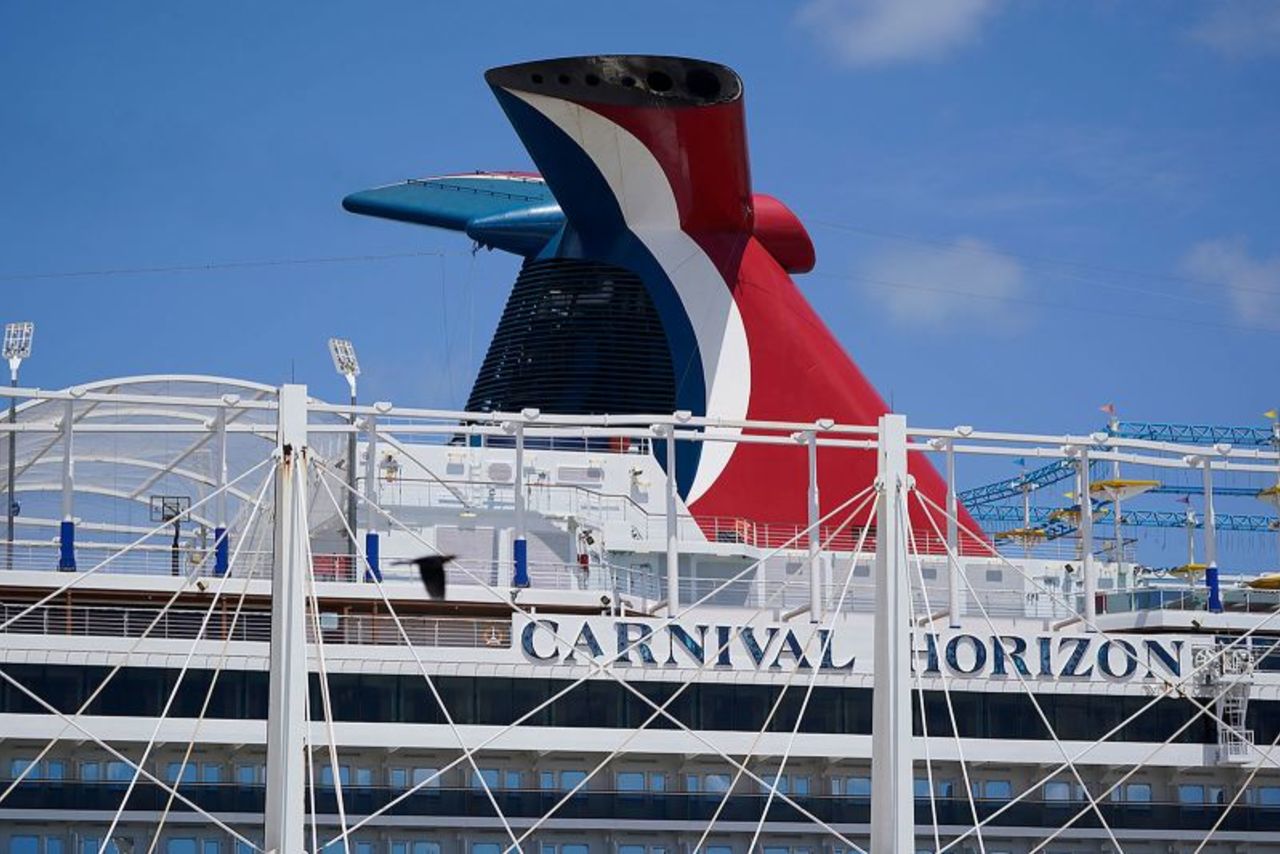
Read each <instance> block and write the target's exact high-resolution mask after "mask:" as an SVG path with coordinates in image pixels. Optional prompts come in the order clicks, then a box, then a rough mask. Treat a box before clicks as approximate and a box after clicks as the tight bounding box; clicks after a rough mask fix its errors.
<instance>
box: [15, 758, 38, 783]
mask: <svg viewBox="0 0 1280 854" xmlns="http://www.w3.org/2000/svg"><path fill="white" fill-rule="evenodd" d="M32 766H35V760H34V759H12V760H10V761H9V779H11V780H16V779H18V778H19V777H21V776H22V774H23V772H24V771H26V770H27V769H28V768H31V773H30V774H28V775H27V779H28V780H39V779H40V768H39V766H36V767H32Z"/></svg>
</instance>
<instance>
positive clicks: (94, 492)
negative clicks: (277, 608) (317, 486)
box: [0, 374, 345, 568]
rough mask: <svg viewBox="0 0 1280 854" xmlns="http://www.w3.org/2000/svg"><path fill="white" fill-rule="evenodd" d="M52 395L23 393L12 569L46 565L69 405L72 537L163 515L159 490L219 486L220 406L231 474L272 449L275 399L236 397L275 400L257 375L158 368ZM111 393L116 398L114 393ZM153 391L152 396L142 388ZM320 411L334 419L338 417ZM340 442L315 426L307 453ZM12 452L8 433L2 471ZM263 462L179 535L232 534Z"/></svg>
mask: <svg viewBox="0 0 1280 854" xmlns="http://www.w3.org/2000/svg"><path fill="white" fill-rule="evenodd" d="M66 392H70V393H71V397H69V398H68V397H67V394H66ZM82 393H83V394H82ZM55 394H57V395H60V397H58V398H55V399H32V400H27V401H25V402H23V403H21V404H20V405H19V406H18V408H17V421H18V422H19V424H27V425H32V427H34V428H36V429H32V430H29V431H23V432H19V433H18V434H17V440H16V451H15V454H14V460H15V475H16V484H15V490H14V493H15V501H16V507H17V518H16V519H15V530H14V540H15V544H16V545H15V560H14V565H15V567H17V568H23V567H24V566H26V567H28V568H43V567H44V564H45V563H47V560H45V555H46V554H47V550H48V548H49V547H51V546H52V544H53V543H54V542H55V541H56V539H57V535H58V527H59V524H60V522H61V521H62V519H63V484H64V458H65V456H66V454H65V445H66V441H65V437H64V434H63V432H62V427H63V425H64V423H65V418H66V417H67V415H68V413H70V417H71V419H72V424H73V427H72V451H71V461H72V466H71V475H72V477H71V483H72V490H71V503H72V509H71V516H72V518H73V519H74V520H75V521H76V523H77V531H78V535H77V544H78V545H79V546H82V547H84V548H88V549H92V548H93V547H94V546H95V545H96V546H102V547H104V548H110V547H114V546H118V545H119V544H120V543H122V542H127V541H131V540H134V539H136V538H137V537H139V536H140V535H142V534H145V533H147V532H148V531H151V530H152V529H154V528H156V527H157V526H158V525H160V524H162V522H163V516H162V515H160V516H157V514H156V513H153V503H154V504H156V505H157V509H158V505H159V503H160V501H161V499H165V498H167V499H171V500H170V504H171V505H172V504H174V503H177V504H178V505H179V506H181V503H182V502H183V501H188V502H190V504H192V505H195V504H197V503H198V502H200V501H201V500H202V499H204V498H206V497H208V496H209V495H210V494H211V493H213V492H214V491H215V489H216V487H217V484H218V482H219V469H220V467H221V452H220V451H221V442H220V440H219V436H218V430H217V420H218V414H219V412H220V411H226V413H227V414H226V422H227V424H228V426H229V428H230V429H228V431H227V437H226V480H227V481H233V480H234V479H235V478H237V477H238V476H240V475H242V474H244V473H245V472H247V471H249V470H250V469H252V468H253V467H254V466H256V465H257V464H259V463H261V462H262V461H263V460H264V459H266V458H267V457H268V456H269V455H270V454H271V453H272V452H273V451H274V449H275V444H276V436H275V432H276V430H275V424H276V412H275V410H274V408H273V407H263V408H243V407H239V406H235V404H238V403H240V402H246V403H247V402H262V403H267V404H272V403H274V402H275V400H276V395H277V390H276V388H275V387H273V386H269V385H264V384H262V383H256V382H251V381H248V380H239V379H232V378H227V377H215V376H200V375H181V374H171V375H170V374H165V375H147V376H133V377H118V378H114V379H105V380H100V381H97V382H91V383H86V384H83V385H78V386H74V387H72V388H71V389H67V390H64V392H60V393H55ZM104 396H106V398H104ZM115 396H119V399H118V400H116V399H110V398H111V397H115ZM149 396H154V397H155V398H156V400H155V401H154V402H151V401H147V400H145V399H143V398H145V397H149ZM172 398H183V399H184V400H183V401H181V402H174V401H173V400H172ZM203 401H208V403H207V404H205V403H203ZM229 404H230V406H228V405H229ZM314 417H315V416H314V415H313V418H314ZM324 417H326V418H327V419H328V420H332V421H334V422H335V423H337V422H341V421H342V420H343V419H342V418H341V417H340V416H334V415H330V416H324ZM246 427H247V428H253V429H251V430H245V428H246ZM317 442H318V443H319V446H318V447H317ZM342 442H343V438H342V437H341V436H340V435H336V434H316V435H315V436H314V437H313V440H312V447H313V452H318V453H319V454H320V456H321V457H322V458H326V459H329V460H331V461H333V462H334V463H335V464H336V463H338V462H339V461H342V460H343V456H344V455H343V452H342ZM8 455H9V444H8V442H7V441H0V471H7V467H8V463H9V460H8ZM343 465H345V462H344V463H343ZM268 472H269V469H268V468H266V467H264V468H263V469H262V471H261V473H254V474H253V475H251V476H249V477H247V478H245V479H243V480H242V481H240V482H239V483H236V484H235V485H233V486H231V487H230V488H229V489H228V490H227V491H226V501H225V505H224V504H223V503H222V502H220V501H218V500H217V499H215V500H213V501H209V502H208V503H207V504H204V505H201V506H199V507H196V508H195V509H194V510H193V511H192V512H191V513H190V515H189V517H187V518H185V519H184V520H183V522H182V525H181V528H180V530H179V535H180V537H181V542H182V545H183V546H184V547H188V548H197V549H198V548H202V547H204V546H205V545H206V544H208V543H210V542H211V541H212V532H213V529H214V528H215V527H216V526H218V525H219V524H225V525H226V526H227V527H228V528H229V529H230V530H231V531H232V532H233V535H234V534H235V533H236V532H237V531H238V530H239V529H240V528H241V527H242V526H243V525H244V523H245V521H246V520H247V516H248V509H249V507H250V506H251V505H252V503H253V500H254V498H255V497H256V495H257V493H258V492H259V491H260V490H261V489H262V488H263V481H264V478H265V477H266V476H267V474H268ZM267 490H268V491H267V493H265V496H266V497H265V498H264V504H265V507H264V510H266V511H267V512H269V511H270V509H271V506H270V503H269V502H270V498H271V494H270V486H269V485H268V486H267ZM173 499H177V501H176V502H175V501H173ZM171 538H172V529H171V528H168V527H166V528H165V530H164V531H163V533H161V534H158V535H157V537H156V541H155V543H154V547H155V548H157V549H160V548H164V547H166V544H167V543H168V542H169V541H170V540H171Z"/></svg>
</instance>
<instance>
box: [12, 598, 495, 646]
mask: <svg viewBox="0 0 1280 854" xmlns="http://www.w3.org/2000/svg"><path fill="white" fill-rule="evenodd" d="M27 607H28V606H27V605H26V604H23V603H4V604H0V624H4V623H8V622H9V620H11V619H13V622H12V623H10V624H9V625H8V626H7V627H6V628H5V629H4V630H3V631H4V633H6V634H22V635H60V636H77V637H123V638H136V637H141V636H142V635H143V634H144V633H145V634H146V636H147V637H148V638H152V639H156V640H207V641H215V640H216V641H221V640H225V639H227V638H228V636H229V637H230V639H231V640H235V641H248V642H266V641H268V640H270V639H271V615H270V612H268V611H264V610H256V609H255V610H242V611H241V612H240V614H239V616H238V617H235V616H234V615H235V607H234V606H233V605H232V604H231V603H230V602H227V603H225V605H224V606H220V607H219V609H218V610H217V611H216V612H215V613H214V614H213V616H212V617H211V618H210V619H209V621H208V623H207V624H206V625H205V627H204V630H203V631H201V628H200V627H201V623H202V621H203V620H204V618H205V614H206V613H207V609H201V608H170V609H168V610H167V611H165V613H164V614H163V615H161V617H160V619H159V620H158V621H157V620H156V615H157V613H159V611H160V610H161V609H160V608H159V607H129V608H126V607H120V606H116V605H41V606H39V607H37V608H33V609H32V610H31V611H30V612H28V613H26V614H22V612H23V610H25V609H26V608H27ZM19 614H22V616H18V615H19ZM15 618H16V619H15ZM153 621H154V622H155V626H154V627H152V628H151V629H150V630H149V631H148V626H151V624H152V622H153ZM400 622H401V624H402V625H403V626H404V633H405V635H408V637H409V639H410V641H411V642H412V643H413V645H414V646H437V647H507V646H510V644H511V622H510V620H493V619H479V618H471V617H434V616H421V615H415V614H406V615H401V616H400ZM320 634H321V637H322V638H323V639H324V642H325V643H329V644H368V645H376V646H400V645H403V643H404V637H403V636H402V635H401V633H400V629H399V628H398V627H397V625H396V622H395V620H394V618H392V617H391V615H389V614H364V613H358V614H353V613H344V612H338V611H328V612H322V613H321V615H320ZM307 640H308V641H309V642H314V641H315V631H314V627H313V625H312V624H311V623H310V622H308V624H307Z"/></svg>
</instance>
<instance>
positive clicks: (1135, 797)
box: [1124, 783, 1151, 804]
mask: <svg viewBox="0 0 1280 854" xmlns="http://www.w3.org/2000/svg"><path fill="white" fill-rule="evenodd" d="M1124 799H1125V800H1126V801H1129V802H1131V803H1139V804H1149V803H1151V784H1150V783H1129V784H1128V785H1126V786H1124Z"/></svg>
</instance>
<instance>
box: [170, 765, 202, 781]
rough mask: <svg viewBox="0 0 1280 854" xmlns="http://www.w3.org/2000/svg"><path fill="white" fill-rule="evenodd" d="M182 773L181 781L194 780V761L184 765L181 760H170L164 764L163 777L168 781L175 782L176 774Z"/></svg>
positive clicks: (176, 779)
mask: <svg viewBox="0 0 1280 854" xmlns="http://www.w3.org/2000/svg"><path fill="white" fill-rule="evenodd" d="M179 774H181V775H182V780H181V782H183V783H194V782H195V781H196V766H195V763H194V762H188V763H187V764H186V765H185V766H184V765H183V764H182V763H181V762H170V763H169V764H168V765H166V766H165V769H164V778H165V780H167V781H169V782H170V783H177V782H179V780H178V775H179Z"/></svg>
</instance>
